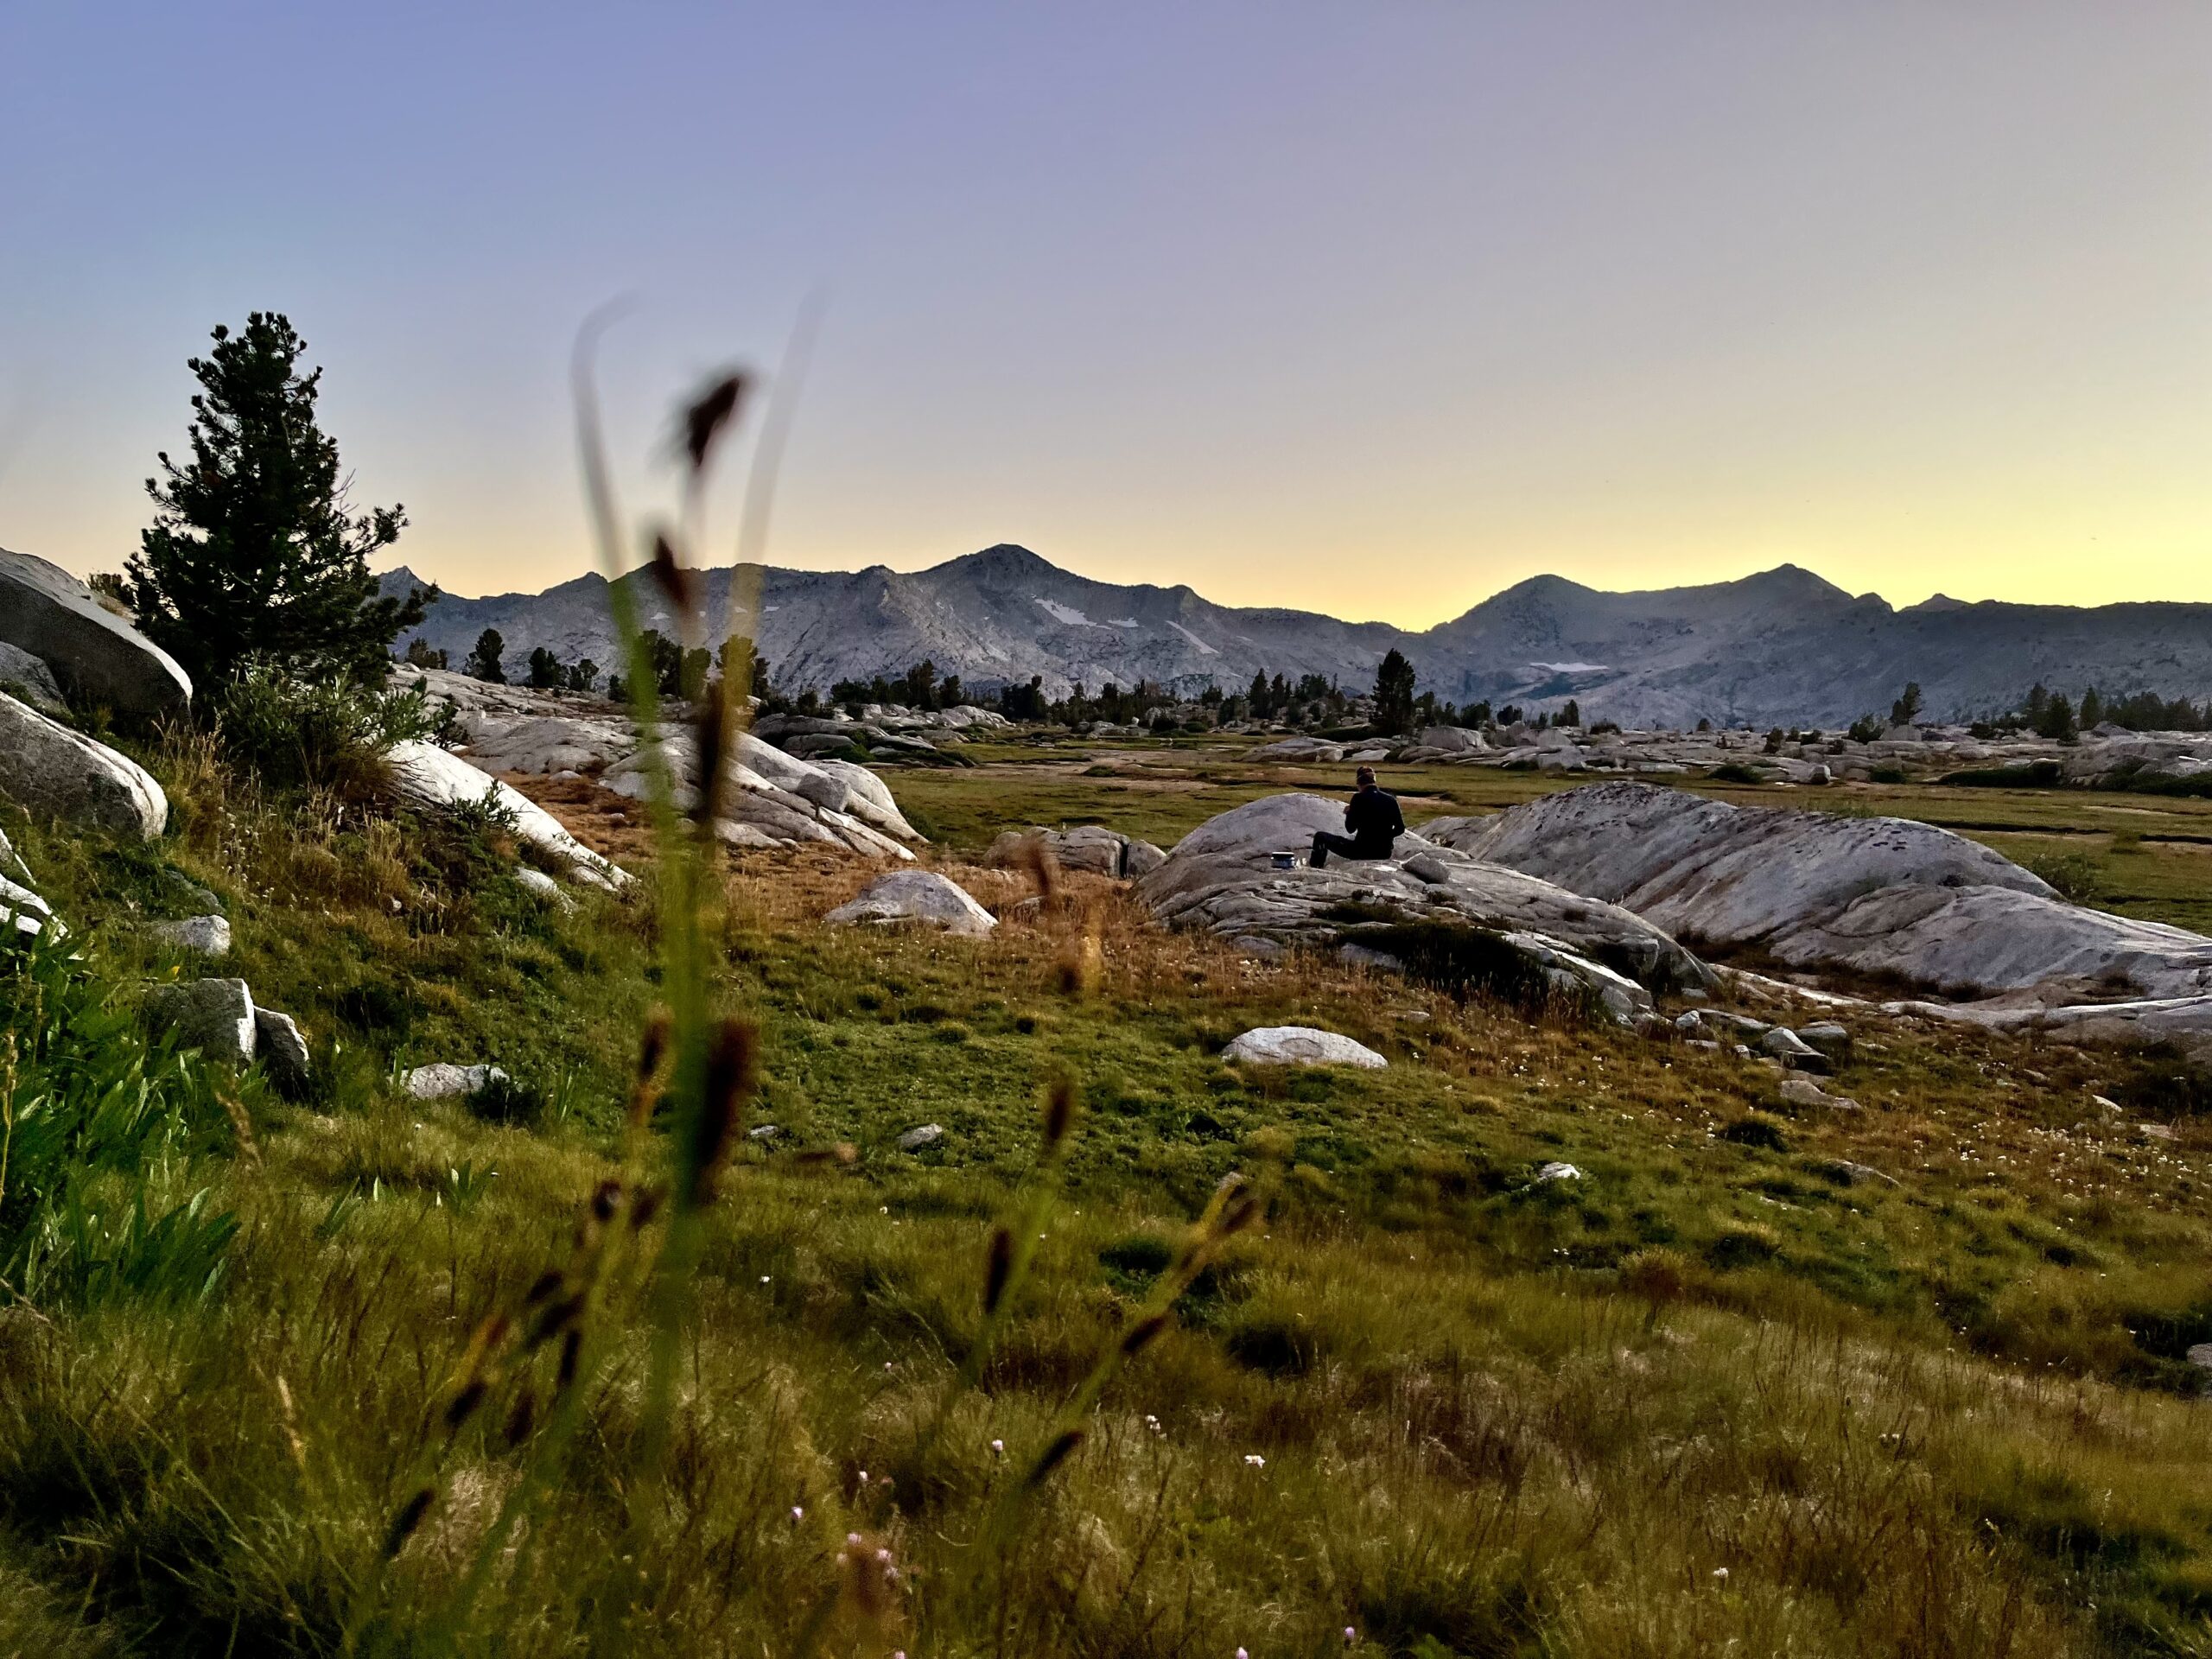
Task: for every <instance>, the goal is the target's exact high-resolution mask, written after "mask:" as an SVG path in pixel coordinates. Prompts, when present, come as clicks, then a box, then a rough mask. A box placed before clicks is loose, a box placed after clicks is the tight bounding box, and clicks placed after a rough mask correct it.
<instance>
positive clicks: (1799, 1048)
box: [1759, 1026, 1821, 1071]
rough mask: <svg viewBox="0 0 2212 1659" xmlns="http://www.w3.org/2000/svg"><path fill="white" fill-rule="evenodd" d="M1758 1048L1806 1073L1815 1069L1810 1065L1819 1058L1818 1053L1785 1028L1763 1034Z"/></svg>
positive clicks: (1777, 1028) (1778, 1027) (1775, 1028)
mask: <svg viewBox="0 0 2212 1659" xmlns="http://www.w3.org/2000/svg"><path fill="white" fill-rule="evenodd" d="M1759 1047H1760V1048H1761V1049H1762V1050H1764V1052H1767V1053H1769V1054H1771V1055H1773V1056H1774V1058H1776V1059H1777V1060H1782V1061H1785V1062H1787V1063H1788V1064H1789V1065H1796V1066H1802V1067H1803V1069H1804V1070H1806V1071H1812V1070H1814V1069H1815V1068H1814V1065H1812V1064H1811V1063H1812V1062H1815V1061H1818V1060H1819V1059H1820V1058H1821V1056H1820V1052H1819V1051H1817V1050H1816V1049H1815V1048H1814V1046H1812V1045H1811V1044H1810V1043H1808V1042H1807V1041H1805V1040H1804V1039H1802V1037H1800V1036H1798V1034H1797V1033H1796V1032H1794V1031H1792V1030H1790V1029H1789V1027H1787V1026H1777V1027H1774V1028H1773V1029H1772V1030H1770V1031H1767V1032H1764V1033H1762V1034H1761V1035H1760V1037H1759Z"/></svg>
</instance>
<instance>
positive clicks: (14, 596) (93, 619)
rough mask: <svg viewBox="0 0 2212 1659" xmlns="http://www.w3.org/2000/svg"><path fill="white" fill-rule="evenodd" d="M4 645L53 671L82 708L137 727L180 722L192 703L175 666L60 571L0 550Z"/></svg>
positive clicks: (185, 682) (183, 677)
mask: <svg viewBox="0 0 2212 1659" xmlns="http://www.w3.org/2000/svg"><path fill="white" fill-rule="evenodd" d="M0 641H4V642H5V643H7V644H8V645H13V646H15V647H16V648H17V649H18V650H20V651H23V652H29V654H30V655H31V656H33V657H35V658H39V659H40V660H41V662H43V663H45V664H46V665H47V666H48V668H49V669H51V670H52V671H53V676H54V679H55V680H57V681H59V682H60V687H61V690H63V691H64V692H66V693H67V695H68V696H69V697H70V698H71V699H72V700H73V701H74V702H76V703H77V704H78V705H79V707H82V708H86V709H93V708H104V709H108V710H110V711H111V712H112V713H114V714H118V715H125V716H127V717H129V718H131V719H135V720H156V719H162V718H173V717H175V716H176V715H181V714H183V713H184V711H185V710H186V709H187V708H188V706H189V705H190V703H191V702H192V681H191V679H190V677H188V676H187V675H186V673H185V671H183V670H182V669H181V668H180V667H178V666H177V664H176V662H175V658H171V657H170V656H169V654H168V652H165V651H163V650H162V648H161V647H160V646H158V645H155V644H154V642H153V641H152V640H150V639H147V638H146V637H145V636H144V635H143V634H141V633H139V632H137V629H135V628H133V627H132V626H130V624H129V623H127V622H125V621H124V620H123V619H122V618H121V617H119V616H117V615H116V614H115V613H113V612H111V611H109V610H108V609H106V608H105V607H104V606H102V605H101V604H100V602H99V601H98V600H97V599H95V598H93V597H92V589H91V588H87V587H86V586H85V584H84V583H83V582H79V581H78V580H77V578H76V577H74V576H73V575H70V574H69V573H68V572H67V570H64V569H61V567H60V566H59V565H55V564H48V563H47V562H46V561H45V560H44V559H38V558H33V557H32V556H30V555H29V554H27V553H10V552H9V551H8V550H6V549H5V548H0Z"/></svg>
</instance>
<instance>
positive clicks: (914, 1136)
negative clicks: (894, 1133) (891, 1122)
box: [898, 1123, 944, 1152]
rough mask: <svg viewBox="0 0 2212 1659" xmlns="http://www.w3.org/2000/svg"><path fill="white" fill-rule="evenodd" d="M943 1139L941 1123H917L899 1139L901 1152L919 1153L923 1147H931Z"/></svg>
mask: <svg viewBox="0 0 2212 1659" xmlns="http://www.w3.org/2000/svg"><path fill="white" fill-rule="evenodd" d="M942 1140H944V1124H942V1123H918V1124H916V1125H915V1126H914V1127H913V1128H911V1129H909V1130H907V1131H906V1133H905V1134H904V1135H900V1136H899V1141H898V1146H899V1151H901V1152H919V1151H920V1150H921V1149H922V1148H923V1147H933V1146H935V1145H937V1143H938V1141H942Z"/></svg>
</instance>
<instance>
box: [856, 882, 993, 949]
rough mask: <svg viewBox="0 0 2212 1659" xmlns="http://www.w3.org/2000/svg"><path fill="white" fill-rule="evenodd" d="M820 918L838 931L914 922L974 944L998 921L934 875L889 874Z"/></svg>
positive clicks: (953, 884) (963, 891) (955, 886)
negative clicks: (845, 927) (937, 928)
mask: <svg viewBox="0 0 2212 1659" xmlns="http://www.w3.org/2000/svg"><path fill="white" fill-rule="evenodd" d="M823 920H824V921H826V922H829V923H831V924H832V925H837V926H874V927H889V926H896V925H899V924H901V923H913V924H918V925H923V926H929V927H939V928H943V929H944V931H946V932H948V933H957V934H959V935H961V936H962V937H963V938H975V939H980V938H984V937H985V936H987V935H988V933H989V932H990V931H991V930H992V929H993V928H995V927H996V926H997V925H998V918H996V917H995V916H993V915H992V914H991V912H989V911H988V910H985V909H984V908H983V907H982V906H981V905H979V904H977V903H976V901H975V899H973V898H971V897H970V896H969V893H968V890H967V889H966V888H965V887H961V886H960V885H959V884H958V883H957V882H956V881H954V880H952V879H951V877H950V876H945V875H940V874H938V873H937V872H936V871H935V870H893V871H892V872H891V873H890V874H888V875H880V876H878V877H876V879H875V880H873V881H871V882H869V883H868V886H867V887H865V888H863V889H862V890H861V895H860V897H859V898H857V899H853V900H852V901H851V902H850V903H849V904H842V905H840V906H837V907H836V909H835V910H833V911H831V912H829V914H828V915H827V916H825V917H823Z"/></svg>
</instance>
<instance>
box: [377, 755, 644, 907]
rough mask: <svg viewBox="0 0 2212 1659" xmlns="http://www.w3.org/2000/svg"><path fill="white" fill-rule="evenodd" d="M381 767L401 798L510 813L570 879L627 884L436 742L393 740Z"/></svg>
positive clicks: (554, 822) (536, 809) (556, 825)
mask: <svg viewBox="0 0 2212 1659" xmlns="http://www.w3.org/2000/svg"><path fill="white" fill-rule="evenodd" d="M385 771H386V772H387V773H388V774H389V776H390V777H391V785H392V788H393V790H394V791H396V792H397V794H398V795H399V797H400V798H401V799H403V800H407V801H411V802H413V803H414V804H416V805H417V806H424V807H429V808H430V809H432V810H438V811H447V810H452V809H454V808H455V807H474V806H484V805H487V804H488V805H490V806H493V807H495V808H497V809H499V810H501V811H503V812H505V813H506V814H507V815H509V817H511V818H512V822H513V823H514V826H515V833H516V834H517V835H518V836H521V837H522V839H523V840H524V841H526V842H529V843H530V844H531V845H532V846H534V847H536V848H537V849H539V850H540V851H542V852H544V853H547V854H549V855H551V856H552V857H553V858H555V859H556V860H557V861H559V862H560V863H562V864H563V866H565V867H566V868H567V869H568V872H569V876H570V877H571V879H573V880H578V881H582V882H583V883H585V884H586V885H588V886H590V887H604V888H606V889H607V890H608V891H609V892H615V891H619V890H620V889H621V888H623V887H627V886H628V885H629V883H630V880H631V876H630V874H629V872H628V871H626V870H624V869H621V868H619V867H617V866H616V865H614V864H613V863H610V862H609V861H607V859H605V858H602V857H601V855H599V854H597V853H595V852H594V851H592V849H590V848H588V847H587V846H585V845H584V844H583V842H581V841H578V840H577V839H576V838H575V836H572V835H570V834H569V832H568V830H567V829H565V828H563V825H562V823H561V821H560V820H559V819H557V818H556V817H554V816H553V815H552V814H551V813H550V812H548V811H547V810H545V809H544V808H543V807H542V806H540V805H538V804H537V803H536V802H535V801H533V800H531V798H529V797H528V796H526V795H524V793H523V792H522V791H519V790H518V789H516V788H515V787H514V786H513V785H510V784H503V783H501V782H500V781H499V779H496V778H490V777H486V775H485V774H484V773H483V772H479V771H478V770H477V769H476V768H475V767H474V766H470V765H469V764H468V762H467V761H466V760H462V759H461V757H460V756H459V755H457V754H453V753H448V752H447V751H446V750H444V749H442V748H440V747H438V746H437V745H436V744H435V743H424V742H419V741H416V742H408V743H397V744H394V745H393V746H392V747H391V749H390V750H388V751H387V752H386V753H385Z"/></svg>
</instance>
